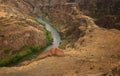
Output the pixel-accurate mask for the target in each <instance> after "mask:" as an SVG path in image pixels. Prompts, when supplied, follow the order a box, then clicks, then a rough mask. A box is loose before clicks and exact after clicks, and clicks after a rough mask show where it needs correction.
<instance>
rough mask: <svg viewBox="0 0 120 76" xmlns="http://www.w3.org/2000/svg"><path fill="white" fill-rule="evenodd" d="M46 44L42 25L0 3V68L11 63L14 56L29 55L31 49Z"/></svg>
mask: <svg viewBox="0 0 120 76" xmlns="http://www.w3.org/2000/svg"><path fill="white" fill-rule="evenodd" d="M46 44H47V39H46V33H45V29H44V27H43V26H42V25H40V24H38V23H37V22H36V21H35V19H34V18H32V17H30V16H28V15H27V14H25V13H24V12H20V11H19V10H17V9H16V8H14V7H12V6H10V5H8V4H7V5H5V4H3V3H0V66H1V65H6V64H8V63H11V60H13V59H14V56H15V58H17V56H18V58H19V57H22V56H24V55H26V54H29V53H30V52H31V51H30V50H29V48H32V47H34V46H42V47H44V46H46ZM25 48H28V49H25ZM20 53H21V54H20ZM9 61H10V62H9ZM15 61H16V60H15ZM13 62H14V61H13Z"/></svg>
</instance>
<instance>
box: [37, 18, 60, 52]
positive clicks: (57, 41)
mask: <svg viewBox="0 0 120 76" xmlns="http://www.w3.org/2000/svg"><path fill="white" fill-rule="evenodd" d="M37 20H38V21H39V22H40V23H43V24H45V28H46V29H47V30H48V31H50V32H51V34H52V37H53V42H52V45H50V46H48V47H46V48H45V49H44V51H47V50H49V49H51V48H53V47H58V46H59V44H60V42H61V37H60V34H59V33H58V32H57V30H56V29H55V28H54V27H52V26H51V25H50V24H49V23H47V22H46V21H44V20H43V19H42V17H40V18H38V19H37Z"/></svg>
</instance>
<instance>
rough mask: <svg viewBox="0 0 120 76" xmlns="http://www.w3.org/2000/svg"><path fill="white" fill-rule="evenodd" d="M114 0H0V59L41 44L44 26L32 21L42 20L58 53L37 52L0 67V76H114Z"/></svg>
mask: <svg viewBox="0 0 120 76" xmlns="http://www.w3.org/2000/svg"><path fill="white" fill-rule="evenodd" d="M119 2H120V1H119V0H0V9H1V10H0V46H1V47H0V58H1V59H5V58H6V57H10V56H12V55H13V54H16V53H18V52H21V50H20V49H21V48H23V47H24V46H27V48H28V47H29V48H30V47H32V46H46V45H47V43H48V42H47V41H48V40H47V38H46V35H45V29H44V26H42V24H38V22H37V21H35V19H34V18H36V17H39V16H43V17H44V20H45V21H46V22H48V23H49V24H51V25H52V26H53V27H55V28H56V29H57V31H58V32H59V33H60V35H61V37H62V42H61V43H60V45H59V48H60V51H59V49H55V50H56V51H58V52H59V53H60V54H58V53H57V52H54V51H51V50H49V51H48V52H45V53H42V54H40V57H41V56H42V55H43V58H40V59H39V57H38V58H36V59H35V60H34V59H33V60H31V61H24V62H22V63H20V65H18V66H13V67H0V76H24V75H26V76H119V75H120V53H119V52H120V39H119V38H120V11H119V9H120V6H119V4H118V3H119ZM53 50H54V48H53ZM61 50H62V51H61ZM26 51H27V50H26ZM28 52H29V50H28ZM54 54H55V55H57V56H54ZM44 55H45V58H44ZM59 55H60V56H61V55H65V56H62V57H59ZM49 56H50V57H49ZM29 62H30V64H28V63H29Z"/></svg>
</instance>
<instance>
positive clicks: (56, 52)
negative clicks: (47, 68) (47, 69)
mask: <svg viewBox="0 0 120 76" xmlns="http://www.w3.org/2000/svg"><path fill="white" fill-rule="evenodd" d="M53 55H55V56H59V57H62V56H65V54H64V52H63V51H62V50H60V49H58V48H52V49H50V50H48V51H46V52H44V53H42V54H40V56H39V57H38V58H39V59H43V58H46V57H48V56H53Z"/></svg>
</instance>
